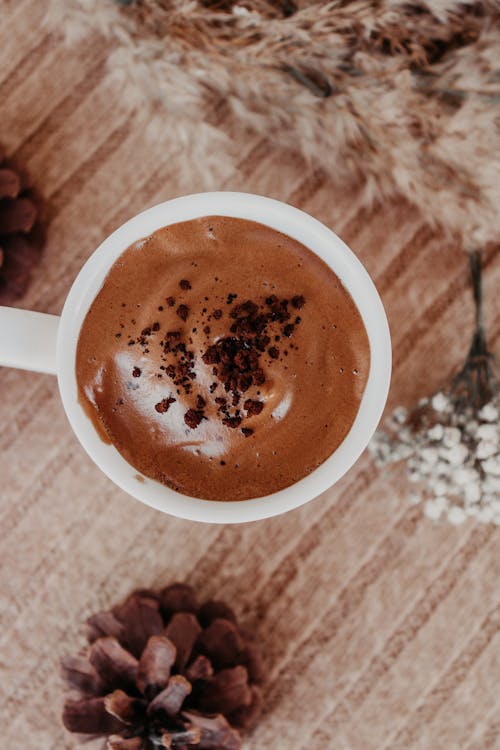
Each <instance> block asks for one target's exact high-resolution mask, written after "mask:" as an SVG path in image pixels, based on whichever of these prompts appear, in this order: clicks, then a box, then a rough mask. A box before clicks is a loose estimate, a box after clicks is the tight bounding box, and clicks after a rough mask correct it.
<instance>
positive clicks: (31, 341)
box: [0, 305, 59, 375]
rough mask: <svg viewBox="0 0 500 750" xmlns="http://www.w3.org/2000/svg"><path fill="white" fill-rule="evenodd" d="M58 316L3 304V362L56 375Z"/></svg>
mask: <svg viewBox="0 0 500 750" xmlns="http://www.w3.org/2000/svg"><path fill="white" fill-rule="evenodd" d="M58 328H59V316H58V315H47V313H40V312H32V311H31V310H19V309H18V308H15V307H2V306H1V305H0V365H4V366H6V367H19V368H21V369H23V370H33V371H34V372H45V373H48V374H49V375H55V374H56V372H57V367H56V343H57V331H58Z"/></svg>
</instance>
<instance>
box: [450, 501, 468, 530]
mask: <svg viewBox="0 0 500 750" xmlns="http://www.w3.org/2000/svg"><path fill="white" fill-rule="evenodd" d="M466 518H467V515H466V513H465V511H464V509H463V508H459V506H458V505H453V507H451V508H450V510H449V511H448V521H449V522H450V523H452V524H453V525H454V526H458V525H459V524H461V523H463V522H464V521H465V520H466Z"/></svg>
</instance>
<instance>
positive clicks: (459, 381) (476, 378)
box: [450, 250, 498, 409]
mask: <svg viewBox="0 0 500 750" xmlns="http://www.w3.org/2000/svg"><path fill="white" fill-rule="evenodd" d="M469 269H470V275H471V281H472V293H473V296H474V303H475V308H476V327H475V330H474V335H473V336H472V342H471V345H470V349H469V352H468V354H467V357H466V360H465V364H464V366H463V368H462V369H461V370H460V372H459V373H458V374H457V375H456V376H455V378H454V379H453V382H452V385H451V391H450V396H451V399H452V401H453V403H454V404H455V406H456V407H457V408H459V409H461V408H462V409H463V408H464V407H466V406H472V407H474V408H475V409H481V408H482V407H483V406H484V405H485V404H487V403H489V402H490V401H491V400H492V399H493V398H494V396H495V395H496V393H497V392H498V380H497V377H496V374H495V369H494V356H493V354H492V352H490V351H489V349H488V343H487V340H486V330H485V324H484V315H483V283H482V265H481V253H479V252H478V251H477V250H474V251H472V252H470V253H469Z"/></svg>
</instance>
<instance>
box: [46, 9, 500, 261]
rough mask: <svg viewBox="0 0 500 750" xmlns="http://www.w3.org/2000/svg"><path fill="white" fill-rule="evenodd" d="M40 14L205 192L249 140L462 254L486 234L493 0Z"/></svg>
mask: <svg viewBox="0 0 500 750" xmlns="http://www.w3.org/2000/svg"><path fill="white" fill-rule="evenodd" d="M47 20H48V23H50V24H52V25H53V26H56V27H58V28H61V26H62V27H63V28H64V31H65V33H66V36H67V38H68V39H69V40H75V39H81V38H83V37H85V36H86V35H87V34H88V33H89V32H91V31H98V32H99V33H101V34H103V35H104V36H105V37H106V38H107V39H108V40H109V42H110V53H109V71H110V75H112V76H113V77H114V78H115V79H116V81H117V83H118V84H119V86H120V87H121V90H122V92H123V100H124V102H125V103H126V104H127V106H129V107H130V109H131V110H134V111H135V112H137V113H139V116H142V118H143V119H144V121H145V122H148V127H149V131H150V134H151V136H152V137H154V138H156V139H159V138H165V140H166V141H167V142H168V144H169V147H170V148H171V149H172V154H173V157H174V155H175V153H182V155H183V164H184V165H185V166H186V165H191V169H193V168H195V169H197V170H198V172H199V177H200V178H203V180H204V182H205V184H206V185H207V186H209V185H216V184H217V179H218V175H219V173H220V169H221V167H223V168H224V171H227V167H228V163H230V162H231V159H234V158H235V152H236V150H237V143H238V137H240V136H241V134H243V133H245V132H248V131H249V130H251V131H253V132H257V133H259V134H261V135H262V136H265V137H266V138H268V139H270V140H271V141H272V142H274V143H276V144H277V145H278V146H279V147H285V148H289V149H293V150H296V151H299V152H300V153H302V154H303V155H304V157H306V158H307V159H308V160H309V161H311V162H313V163H316V164H318V165H320V166H321V167H322V168H323V169H324V170H326V171H327V172H328V174H329V175H330V176H331V178H332V180H335V181H338V182H341V183H342V184H346V183H352V182H358V181H362V182H363V184H364V192H365V197H366V201H367V203H373V202H375V201H379V200H382V199H384V198H390V197H393V196H396V195H402V196H404V197H405V198H406V199H407V200H409V201H410V202H412V203H413V204H415V205H416V206H418V207H419V209H421V211H422V213H423V215H424V216H425V217H427V219H428V221H429V222H430V223H433V224H437V225H440V226H442V227H444V228H445V229H446V230H447V231H448V232H450V233H452V234H454V235H457V236H459V237H460V238H461V240H462V244H463V246H464V247H465V248H466V249H471V248H472V247H477V246H483V245H484V244H486V243H487V242H489V241H493V240H495V239H497V238H498V234H499V230H500V211H499V210H498V206H499V205H500V180H499V175H500V169H499V168H500V23H499V21H500V2H499V1H498V0H492V1H491V2H486V1H485V2H469V3H463V2H458V0H434V1H431V0H428V1H427V2H425V1H424V0H416V2H413V3H408V2H403V0H379V1H376V0H372V1H371V2H370V1H369V0H351V1H350V2H349V0H347V1H346V0H334V1H332V2H328V3H321V2H313V1H312V0H297V5H296V4H295V0H239V1H238V2H234V0H200V1H199V2H197V1H196V0H133V1H132V2H131V3H128V4H127V5H126V6H125V5H123V6H122V7H120V6H119V4H118V3H117V2H116V0H50V10H49V14H48V17H47ZM221 102H223V103H224V104H225V107H226V109H227V111H228V113H229V114H230V116H229V117H226V118H224V120H223V122H224V124H223V125H219V124H217V121H216V118H215V117H214V114H213V113H214V111H215V108H216V106H217V105H218V104H220V103H221ZM228 123H229V124H228ZM187 153H189V154H190V156H191V159H186V154H187Z"/></svg>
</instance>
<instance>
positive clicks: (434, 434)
mask: <svg viewBox="0 0 500 750" xmlns="http://www.w3.org/2000/svg"><path fill="white" fill-rule="evenodd" d="M443 435H444V427H443V425H442V424H435V425H434V426H433V427H431V429H430V430H428V431H427V437H428V438H429V439H430V440H442V438H443Z"/></svg>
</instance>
